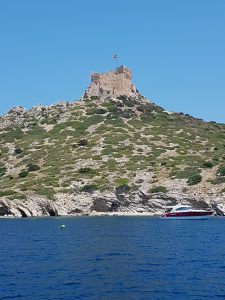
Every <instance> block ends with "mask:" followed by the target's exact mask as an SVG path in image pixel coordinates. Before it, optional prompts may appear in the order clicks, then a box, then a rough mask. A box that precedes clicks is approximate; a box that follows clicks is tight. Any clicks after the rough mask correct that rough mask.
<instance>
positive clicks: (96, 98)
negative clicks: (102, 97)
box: [90, 96, 99, 100]
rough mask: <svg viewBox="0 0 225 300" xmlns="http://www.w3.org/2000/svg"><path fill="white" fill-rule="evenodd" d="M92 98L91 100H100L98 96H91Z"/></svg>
mask: <svg viewBox="0 0 225 300" xmlns="http://www.w3.org/2000/svg"><path fill="white" fill-rule="evenodd" d="M90 98H91V100H98V99H99V98H98V96H91V97H90Z"/></svg>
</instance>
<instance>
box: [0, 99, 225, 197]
mask: <svg viewBox="0 0 225 300" xmlns="http://www.w3.org/2000/svg"><path fill="white" fill-rule="evenodd" d="M0 123H1V127H0V197H3V196H4V197H7V198H8V199H14V198H16V199H21V201H26V197H27V196H28V195H30V194H38V195H44V196H46V197H47V198H49V199H52V200H54V195H55V194H56V193H59V192H62V193H68V194H73V193H92V192H93V191H95V190H98V191H107V190H108V191H110V190H113V191H117V192H119V193H128V192H129V193H132V192H133V191H137V190H144V191H146V192H148V193H157V192H161V193H165V192H166V191H168V190H172V189H173V188H174V186H173V183H176V184H178V183H179V184H180V183H182V189H183V191H184V192H187V193H203V194H204V193H208V194H210V193H212V189H213V191H214V192H215V193H217V194H221V193H223V192H224V189H225V125H223V124H216V123H214V122H204V121H202V120H199V119H195V118H193V117H191V116H189V115H184V114H182V113H181V114H179V113H168V112H166V111H164V109H163V108H161V107H159V106H157V105H155V104H154V103H152V102H149V101H147V100H146V99H145V98H143V97H139V98H135V99H134V98H128V97H126V96H121V97H118V98H114V99H104V101H101V100H99V99H97V98H96V97H91V99H86V100H83V101H78V102H75V103H59V104H57V105H53V106H49V107H35V108H33V109H31V110H30V111H27V112H26V111H17V110H16V109H14V110H12V111H11V112H10V113H9V114H7V115H5V116H3V117H2V118H1V119H0Z"/></svg>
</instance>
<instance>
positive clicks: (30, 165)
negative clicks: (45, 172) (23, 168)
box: [28, 164, 40, 172]
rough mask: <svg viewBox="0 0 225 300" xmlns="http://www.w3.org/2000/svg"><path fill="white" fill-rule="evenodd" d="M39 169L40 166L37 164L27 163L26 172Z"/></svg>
mask: <svg viewBox="0 0 225 300" xmlns="http://www.w3.org/2000/svg"><path fill="white" fill-rule="evenodd" d="M38 170H40V167H39V166H38V165H33V164H29V165H28V172H34V171H38Z"/></svg>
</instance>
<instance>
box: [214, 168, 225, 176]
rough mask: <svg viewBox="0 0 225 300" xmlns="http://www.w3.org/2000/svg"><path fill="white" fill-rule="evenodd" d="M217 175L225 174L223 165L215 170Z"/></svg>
mask: <svg viewBox="0 0 225 300" xmlns="http://www.w3.org/2000/svg"><path fill="white" fill-rule="evenodd" d="M216 175H217V176H225V166H220V167H219V168H218V170H217V172H216Z"/></svg>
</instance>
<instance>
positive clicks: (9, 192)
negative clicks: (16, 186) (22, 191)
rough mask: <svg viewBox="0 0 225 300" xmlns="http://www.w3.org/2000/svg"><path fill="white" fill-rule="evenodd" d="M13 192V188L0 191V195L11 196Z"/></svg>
mask: <svg viewBox="0 0 225 300" xmlns="http://www.w3.org/2000/svg"><path fill="white" fill-rule="evenodd" d="M14 194H16V192H15V191H13V190H7V191H0V197H5V196H11V195H14Z"/></svg>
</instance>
